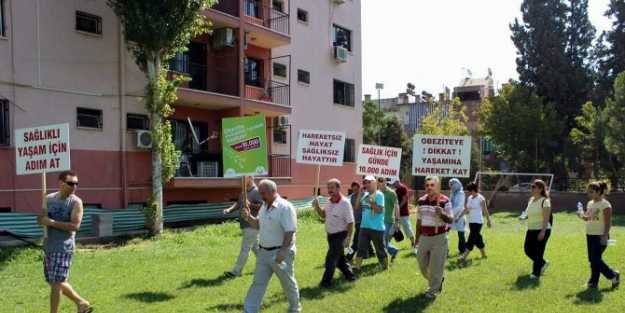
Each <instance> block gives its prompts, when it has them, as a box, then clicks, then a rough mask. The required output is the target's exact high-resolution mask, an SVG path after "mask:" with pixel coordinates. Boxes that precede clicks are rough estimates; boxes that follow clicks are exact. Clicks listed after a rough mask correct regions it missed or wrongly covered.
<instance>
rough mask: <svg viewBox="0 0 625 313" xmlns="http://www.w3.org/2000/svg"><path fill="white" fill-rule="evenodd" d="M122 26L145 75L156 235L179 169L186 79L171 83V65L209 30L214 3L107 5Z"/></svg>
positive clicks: (131, 0)
mask: <svg viewBox="0 0 625 313" xmlns="http://www.w3.org/2000/svg"><path fill="white" fill-rule="evenodd" d="M107 3H108V5H109V6H110V7H111V8H112V9H113V11H115V14H116V15H117V16H118V17H119V20H120V22H121V24H122V26H123V30H124V36H125V40H126V42H127V43H128V49H129V50H130V52H131V53H132V54H133V56H134V59H135V62H136V63H137V65H138V66H139V68H140V69H141V70H142V71H143V72H144V73H145V75H146V77H147V80H148V83H147V87H146V98H145V106H146V109H147V111H148V112H149V114H150V118H151V121H152V136H153V144H152V197H151V199H150V201H151V202H150V204H149V205H148V208H151V210H153V211H155V212H154V214H152V215H151V217H153V218H154V219H155V220H153V221H151V224H152V232H153V233H160V232H162V228H163V219H162V216H163V183H164V182H167V181H169V180H170V179H171V178H172V177H173V175H174V173H175V170H176V168H177V167H178V158H179V155H180V154H179V152H178V151H176V148H175V146H174V144H173V141H172V130H171V124H170V123H169V122H168V121H167V120H166V119H167V117H169V116H171V115H172V114H173V108H172V104H173V103H174V102H175V101H176V89H177V87H178V86H179V84H180V82H181V81H182V78H175V79H173V80H168V79H167V78H166V74H167V67H166V65H167V64H168V61H169V60H170V59H171V58H172V56H173V55H174V54H175V53H176V52H179V51H183V50H184V49H186V47H187V45H188V44H189V41H190V40H191V39H193V38H194V37H196V36H199V35H201V34H204V33H206V32H208V30H209V24H208V22H207V21H206V19H205V18H204V16H203V14H202V13H203V11H204V10H205V9H207V8H209V7H210V6H211V5H212V4H213V3H214V1H213V0H166V1H165V0H108V1H107Z"/></svg>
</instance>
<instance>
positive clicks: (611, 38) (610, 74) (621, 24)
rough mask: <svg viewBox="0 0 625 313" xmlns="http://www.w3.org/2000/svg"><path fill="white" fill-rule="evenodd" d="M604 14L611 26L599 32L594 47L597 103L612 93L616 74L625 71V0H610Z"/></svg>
mask: <svg viewBox="0 0 625 313" xmlns="http://www.w3.org/2000/svg"><path fill="white" fill-rule="evenodd" d="M605 16H606V17H608V18H610V19H611V20H612V28H611V29H610V30H608V31H607V32H603V33H602V34H601V36H600V38H599V40H598V42H597V47H596V58H597V63H598V64H597V71H598V75H597V92H596V94H597V95H596V97H595V99H597V100H598V101H600V102H598V103H603V101H604V100H605V99H607V98H608V97H609V96H611V95H612V92H613V91H614V88H613V87H614V80H615V79H616V76H617V75H618V74H619V73H621V72H623V71H625V1H622V0H611V1H610V5H609V8H608V10H607V11H606V12H605Z"/></svg>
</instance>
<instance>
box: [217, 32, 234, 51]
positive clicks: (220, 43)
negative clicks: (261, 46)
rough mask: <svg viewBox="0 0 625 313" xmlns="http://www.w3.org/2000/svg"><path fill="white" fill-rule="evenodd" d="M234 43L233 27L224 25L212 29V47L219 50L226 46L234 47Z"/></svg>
mask: <svg viewBox="0 0 625 313" xmlns="http://www.w3.org/2000/svg"><path fill="white" fill-rule="evenodd" d="M235 45H236V38H235V33H234V29H232V28H229V27H225V28H218V29H215V30H213V49H215V50H219V49H223V48H226V47H234V46H235Z"/></svg>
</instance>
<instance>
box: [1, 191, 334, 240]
mask: <svg viewBox="0 0 625 313" xmlns="http://www.w3.org/2000/svg"><path fill="white" fill-rule="evenodd" d="M320 200H321V203H322V204H324V203H326V202H327V199H325V198H321V199H320ZM311 201H312V198H307V199H301V200H292V201H291V202H292V203H293V205H294V206H295V208H296V209H297V210H301V209H305V208H309V207H310V203H311ZM231 205H232V203H231V202H230V203H205V204H197V205H171V206H168V207H165V209H164V210H163V218H164V220H165V223H166V224H168V223H177V222H193V221H211V220H215V221H217V220H223V219H233V218H236V217H238V213H237V212H234V213H232V214H229V215H227V216H224V215H223V214H222V211H223V210H224V209H226V208H228V207H229V206H231ZM99 213H111V214H112V216H113V234H114V235H115V236H119V235H123V234H125V233H129V232H132V231H138V230H142V229H145V216H144V215H143V211H142V208H141V207H136V206H135V207H129V208H128V209H125V210H110V209H96V208H89V207H88V208H85V213H84V216H83V221H82V225H81V227H80V231H79V232H78V234H77V235H78V237H92V236H94V235H95V234H94V233H93V227H92V225H91V220H92V215H93V214H99ZM0 230H5V231H9V232H11V233H13V234H16V235H18V236H22V237H27V238H41V237H42V236H43V229H42V227H41V226H39V225H38V224H37V216H36V215H35V214H27V213H2V214H0Z"/></svg>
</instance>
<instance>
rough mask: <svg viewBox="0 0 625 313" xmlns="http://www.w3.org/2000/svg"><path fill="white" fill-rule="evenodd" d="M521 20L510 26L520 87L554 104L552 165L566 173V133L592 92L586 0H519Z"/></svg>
mask: <svg viewBox="0 0 625 313" xmlns="http://www.w3.org/2000/svg"><path fill="white" fill-rule="evenodd" d="M521 13H522V20H519V19H515V21H514V22H513V23H512V24H511V25H510V28H511V30H512V41H513V43H514V44H515V46H516V47H517V51H518V52H517V71H518V72H519V80H520V83H521V85H523V86H524V87H527V88H530V89H531V90H532V91H533V92H535V93H536V95H538V96H539V97H540V98H541V99H542V101H543V105H547V106H551V105H553V107H554V108H555V110H556V112H558V114H559V120H562V121H564V124H563V125H564V127H561V128H560V129H561V131H562V133H561V134H560V136H561V138H565V140H560V141H558V142H556V146H554V147H552V149H554V150H555V151H557V152H558V154H557V156H558V157H557V158H556V159H555V160H557V163H555V162H554V163H553V165H554V168H553V169H552V170H553V171H555V172H556V173H558V174H560V175H566V173H567V169H566V168H567V167H569V166H570V164H571V163H573V162H575V161H576V160H577V153H576V151H575V149H571V143H570V141H569V140H566V139H568V138H569V134H570V131H571V129H572V128H573V127H575V126H576V122H575V117H576V116H577V115H579V112H580V110H581V107H582V105H583V104H584V103H585V102H586V101H589V100H591V97H592V95H593V82H594V74H593V62H592V61H593V60H592V56H593V45H592V44H593V40H594V37H595V28H594V27H593V26H592V24H591V23H590V20H589V18H588V0H524V1H523V3H522V5H521Z"/></svg>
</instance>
